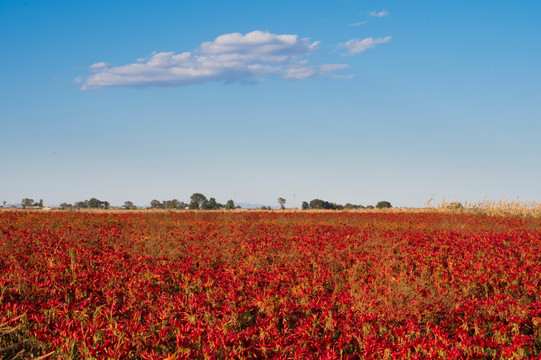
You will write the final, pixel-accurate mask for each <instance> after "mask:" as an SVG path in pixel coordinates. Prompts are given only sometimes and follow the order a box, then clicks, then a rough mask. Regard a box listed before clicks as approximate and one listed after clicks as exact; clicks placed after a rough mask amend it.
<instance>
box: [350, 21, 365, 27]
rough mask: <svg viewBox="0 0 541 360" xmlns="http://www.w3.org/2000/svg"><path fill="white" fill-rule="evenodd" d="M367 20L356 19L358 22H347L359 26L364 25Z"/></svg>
mask: <svg viewBox="0 0 541 360" xmlns="http://www.w3.org/2000/svg"><path fill="white" fill-rule="evenodd" d="M367 22H368V21H366V20H365V21H358V22H354V23H351V24H349V25H350V26H361V25H364V24H366V23H367Z"/></svg>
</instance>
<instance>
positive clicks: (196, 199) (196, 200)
mask: <svg viewBox="0 0 541 360" xmlns="http://www.w3.org/2000/svg"><path fill="white" fill-rule="evenodd" d="M205 200H207V197H206V196H205V195H203V194H200V193H194V194H192V196H190V209H193V210H199V209H201V204H202V203H203V201H205Z"/></svg>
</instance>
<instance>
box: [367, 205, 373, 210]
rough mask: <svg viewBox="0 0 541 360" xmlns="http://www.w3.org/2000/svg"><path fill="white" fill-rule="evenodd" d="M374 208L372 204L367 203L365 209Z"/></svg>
mask: <svg viewBox="0 0 541 360" xmlns="http://www.w3.org/2000/svg"><path fill="white" fill-rule="evenodd" d="M373 208H374V205H367V206H366V209H373Z"/></svg>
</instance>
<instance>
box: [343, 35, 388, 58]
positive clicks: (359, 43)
mask: <svg viewBox="0 0 541 360" xmlns="http://www.w3.org/2000/svg"><path fill="white" fill-rule="evenodd" d="M390 41H391V37H390V36H386V37H384V38H376V39H374V38H372V37H368V38H365V39H362V40H359V39H351V40H348V41H346V42H345V43H340V44H338V48H345V49H347V50H348V53H347V54H344V55H353V54H358V53H362V52H363V51H365V50H368V49H372V48H374V47H376V45H378V44H384V43H388V42H390Z"/></svg>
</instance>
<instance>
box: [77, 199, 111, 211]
mask: <svg viewBox="0 0 541 360" xmlns="http://www.w3.org/2000/svg"><path fill="white" fill-rule="evenodd" d="M109 206H110V204H109V202H108V201H101V200H98V199H96V198H92V199H90V200H84V201H78V202H76V203H75V207H76V208H79V209H109Z"/></svg>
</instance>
